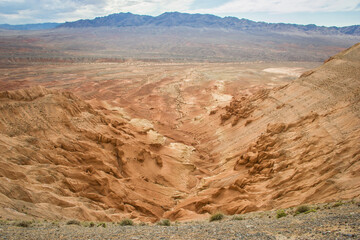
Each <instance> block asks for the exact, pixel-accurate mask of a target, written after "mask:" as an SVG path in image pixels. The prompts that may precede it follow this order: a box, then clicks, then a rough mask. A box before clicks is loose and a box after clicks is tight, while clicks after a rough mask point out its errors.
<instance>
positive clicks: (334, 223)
mask: <svg viewBox="0 0 360 240" xmlns="http://www.w3.org/2000/svg"><path fill="white" fill-rule="evenodd" d="M311 209H314V210H312V211H310V212H309V213H302V214H298V215H295V214H294V212H295V211H296V208H290V209H286V210H285V212H286V213H287V214H288V215H287V216H285V217H281V218H277V217H276V216H277V214H276V212H275V211H264V212H257V213H248V214H242V215H236V216H225V218H224V219H222V220H221V221H213V222H207V221H189V222H173V223H171V225H170V226H159V225H138V224H135V225H133V226H121V225H120V224H119V223H116V222H112V223H105V225H104V224H103V223H99V222H95V223H93V226H92V225H91V222H80V223H79V225H77V224H72V225H69V224H68V222H53V221H28V222H26V221H7V220H1V221H0V238H1V239H8V240H11V239H132V240H136V239H177V240H181V239H204V240H207V239H216V240H218V239H224V240H225V239H261V240H262V239H269V240H270V239H274V240H275V239H303V240H305V239H325V238H326V239H359V236H360V222H359V219H360V202H359V200H357V201H355V200H352V201H346V202H335V203H329V204H316V205H312V206H311Z"/></svg>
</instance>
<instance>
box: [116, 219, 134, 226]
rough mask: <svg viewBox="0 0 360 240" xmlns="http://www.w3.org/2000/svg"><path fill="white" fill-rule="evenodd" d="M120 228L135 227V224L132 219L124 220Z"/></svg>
mask: <svg viewBox="0 0 360 240" xmlns="http://www.w3.org/2000/svg"><path fill="white" fill-rule="evenodd" d="M119 225H120V226H133V225H134V222H133V221H132V220H131V219H124V220H122V221H121V222H120V223H119Z"/></svg>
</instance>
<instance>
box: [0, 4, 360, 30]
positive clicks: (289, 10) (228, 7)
mask: <svg viewBox="0 0 360 240" xmlns="http://www.w3.org/2000/svg"><path fill="white" fill-rule="evenodd" d="M174 11H177V12H187V13H209V14H214V15H217V16H222V17H224V16H235V17H239V18H248V19H251V20H255V21H266V22H285V23H298V24H310V23H314V24H317V25H324V26H348V25H358V24H360V0H181V1H175V0H0V24H1V23H8V24H26V23H42V22H59V23H60V22H65V21H75V20H78V19H92V18H95V17H99V16H106V15H109V14H111V13H119V12H131V13H136V14H146V15H152V16H157V15H160V14H161V13H164V12H174Z"/></svg>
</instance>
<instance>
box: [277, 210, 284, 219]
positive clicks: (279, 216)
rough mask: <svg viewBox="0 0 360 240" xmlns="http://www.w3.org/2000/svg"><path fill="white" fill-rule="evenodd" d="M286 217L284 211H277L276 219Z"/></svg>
mask: <svg viewBox="0 0 360 240" xmlns="http://www.w3.org/2000/svg"><path fill="white" fill-rule="evenodd" d="M286 216H287V214H286V212H285V210H284V209H279V210H277V211H276V218H282V217H286Z"/></svg>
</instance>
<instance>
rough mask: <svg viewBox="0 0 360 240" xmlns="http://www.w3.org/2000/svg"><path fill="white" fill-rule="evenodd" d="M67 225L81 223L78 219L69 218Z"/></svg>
mask: <svg viewBox="0 0 360 240" xmlns="http://www.w3.org/2000/svg"><path fill="white" fill-rule="evenodd" d="M66 225H79V226H80V225H81V224H80V221H78V220H69V221H67V222H66Z"/></svg>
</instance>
